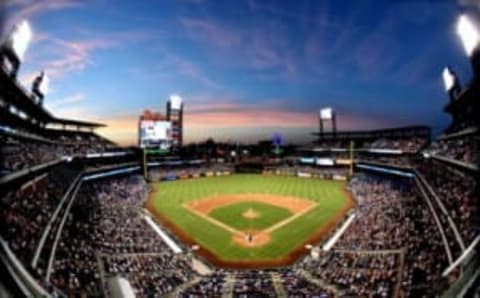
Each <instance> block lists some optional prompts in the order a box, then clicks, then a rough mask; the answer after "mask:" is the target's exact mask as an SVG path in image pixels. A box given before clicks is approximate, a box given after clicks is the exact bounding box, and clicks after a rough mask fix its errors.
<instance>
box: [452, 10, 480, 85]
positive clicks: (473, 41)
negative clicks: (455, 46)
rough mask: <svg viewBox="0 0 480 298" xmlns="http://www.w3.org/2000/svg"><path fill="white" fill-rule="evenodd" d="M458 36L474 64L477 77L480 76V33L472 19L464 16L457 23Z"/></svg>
mask: <svg viewBox="0 0 480 298" xmlns="http://www.w3.org/2000/svg"><path fill="white" fill-rule="evenodd" d="M457 34H458V36H459V37H460V40H461V41H462V44H463V48H464V49H465V52H466V53H467V55H468V57H469V58H470V61H471V63H472V67H473V72H474V74H475V76H476V77H478V76H479V75H480V51H479V44H480V32H479V29H478V26H477V25H476V24H475V23H474V21H473V20H472V18H471V17H469V16H467V15H466V14H462V15H461V16H460V17H459V18H458V21H457Z"/></svg>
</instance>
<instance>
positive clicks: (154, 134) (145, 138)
mask: <svg viewBox="0 0 480 298" xmlns="http://www.w3.org/2000/svg"><path fill="white" fill-rule="evenodd" d="M171 130H172V124H171V122H169V121H153V120H144V121H142V122H141V123H140V147H142V148H158V149H162V150H168V149H169V148H170V146H171V144H172V138H171Z"/></svg>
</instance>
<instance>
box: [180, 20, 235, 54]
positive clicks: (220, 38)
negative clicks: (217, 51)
mask: <svg viewBox="0 0 480 298" xmlns="http://www.w3.org/2000/svg"><path fill="white" fill-rule="evenodd" d="M180 23H181V24H182V26H183V27H184V28H185V29H186V30H187V32H188V33H189V34H190V35H191V36H193V37H194V38H199V39H202V40H205V41H207V42H209V43H211V44H213V45H215V46H217V47H219V48H231V47H233V46H237V45H239V44H240V41H241V39H242V38H241V33H240V32H239V31H236V30H233V29H232V28H229V29H225V27H222V26H220V25H218V24H216V23H214V22H212V21H207V20H201V19H191V18H182V19H180Z"/></svg>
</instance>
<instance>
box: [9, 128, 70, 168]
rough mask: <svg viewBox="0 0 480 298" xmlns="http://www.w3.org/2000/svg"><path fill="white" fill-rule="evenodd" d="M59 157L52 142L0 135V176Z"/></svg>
mask: <svg viewBox="0 0 480 298" xmlns="http://www.w3.org/2000/svg"><path fill="white" fill-rule="evenodd" d="M60 157H61V154H60V152H58V150H57V149H56V146H55V145H53V144H48V143H42V142H26V141H24V140H18V139H15V138H12V137H9V136H0V176H2V175H6V174H10V173H13V172H16V171H20V170H23V169H27V168H30V167H32V166H35V165H39V164H43V163H47V162H51V161H54V160H57V159H59V158H60Z"/></svg>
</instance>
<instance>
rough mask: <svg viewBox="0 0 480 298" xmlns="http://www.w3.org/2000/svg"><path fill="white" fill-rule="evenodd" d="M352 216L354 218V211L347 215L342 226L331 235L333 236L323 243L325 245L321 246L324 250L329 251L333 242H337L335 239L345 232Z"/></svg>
mask: <svg viewBox="0 0 480 298" xmlns="http://www.w3.org/2000/svg"><path fill="white" fill-rule="evenodd" d="M354 218H355V213H352V214H351V215H350V216H349V217H348V219H347V220H346V221H345V222H344V223H343V225H342V227H341V228H340V229H339V230H337V232H336V233H335V234H334V235H333V237H332V238H330V240H328V241H327V243H325V245H324V246H323V247H322V249H323V250H324V251H329V250H330V249H331V248H332V247H333V245H334V244H335V242H337V240H338V239H339V238H340V237H341V236H342V234H343V233H344V232H345V230H346V229H347V228H348V226H349V225H350V224H351V223H352V221H353V219H354Z"/></svg>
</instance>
